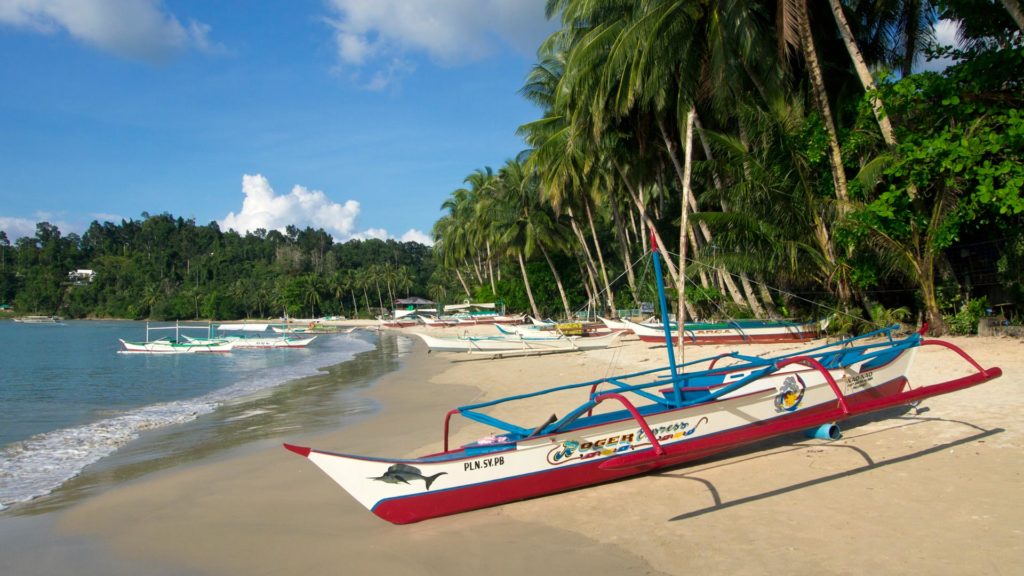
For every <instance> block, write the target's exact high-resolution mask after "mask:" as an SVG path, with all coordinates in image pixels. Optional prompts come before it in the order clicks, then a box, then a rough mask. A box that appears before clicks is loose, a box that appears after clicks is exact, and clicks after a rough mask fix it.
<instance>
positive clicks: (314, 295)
mask: <svg viewBox="0 0 1024 576" xmlns="http://www.w3.org/2000/svg"><path fill="white" fill-rule="evenodd" d="M321 288H322V286H321V281H320V277H319V276H317V275H316V274H307V275H305V276H303V277H302V298H303V300H304V301H305V302H306V303H307V304H309V317H310V318H316V307H317V306H319V305H320V291H321Z"/></svg>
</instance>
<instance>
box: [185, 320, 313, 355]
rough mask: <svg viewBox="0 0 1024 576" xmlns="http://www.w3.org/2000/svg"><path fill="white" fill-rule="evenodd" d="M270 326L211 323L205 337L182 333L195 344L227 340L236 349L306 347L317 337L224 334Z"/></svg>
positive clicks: (264, 328)
mask: <svg viewBox="0 0 1024 576" xmlns="http://www.w3.org/2000/svg"><path fill="white" fill-rule="evenodd" d="M269 327H270V325H269V324H249V323H246V324H219V325H217V326H212V325H211V326H210V331H209V334H208V335H207V336H206V337H205V338H197V337H193V336H188V335H182V338H184V339H185V340H187V341H189V342H192V343H195V344H204V343H209V342H223V341H227V342H230V343H231V345H232V348H233V349H235V350H239V349H256V348H305V347H306V346H309V345H310V344H311V343H312V342H313V341H314V340H316V338H317V337H316V335H311V336H305V335H300V334H274V335H273V336H266V335H261V334H255V335H250V334H224V332H242V333H245V332H265V331H266V330H267V328H269Z"/></svg>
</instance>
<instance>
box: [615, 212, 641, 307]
mask: <svg viewBox="0 0 1024 576" xmlns="http://www.w3.org/2000/svg"><path fill="white" fill-rule="evenodd" d="M611 205H612V218H613V219H614V221H615V233H616V235H617V236H618V239H619V251H620V252H621V258H622V263H623V265H624V266H625V267H626V281H627V282H628V283H629V292H630V294H632V295H633V301H634V302H636V301H637V294H638V293H637V291H636V274H634V273H633V258H632V257H630V255H629V238H627V232H628V230H627V229H626V225H625V223H624V222H623V221H622V213H621V212H620V211H619V203H618V202H616V201H615V199H611Z"/></svg>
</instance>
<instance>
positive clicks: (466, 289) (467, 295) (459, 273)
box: [455, 266, 472, 298]
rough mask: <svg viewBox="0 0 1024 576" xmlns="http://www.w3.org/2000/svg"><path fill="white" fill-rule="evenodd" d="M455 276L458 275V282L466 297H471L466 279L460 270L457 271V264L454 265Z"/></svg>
mask: <svg viewBox="0 0 1024 576" xmlns="http://www.w3.org/2000/svg"><path fill="white" fill-rule="evenodd" d="M455 276H456V277H458V279H459V284H462V291H463V292H465V293H466V298H472V296H471V295H470V293H469V286H467V285H466V279H465V278H463V277H462V272H460V271H459V268H458V267H457V266H456V267H455Z"/></svg>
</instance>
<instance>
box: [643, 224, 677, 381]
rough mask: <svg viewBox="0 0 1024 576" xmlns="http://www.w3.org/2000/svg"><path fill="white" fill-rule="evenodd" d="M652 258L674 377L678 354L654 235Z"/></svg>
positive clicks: (662, 324) (670, 367) (670, 366)
mask: <svg viewBox="0 0 1024 576" xmlns="http://www.w3.org/2000/svg"><path fill="white" fill-rule="evenodd" d="M651 257H652V258H653V259H654V278H655V280H656V283H657V285H658V304H659V305H660V306H661V326H662V328H663V329H664V330H665V347H666V348H667V349H668V366H669V369H670V370H672V376H673V377H675V375H676V352H675V349H674V347H673V346H672V326H671V325H670V324H669V323H668V304H667V303H666V301H665V280H664V277H663V276H662V274H661V255H660V254H659V253H658V244H657V243H656V242H655V241H654V234H653V233H652V234H651ZM682 328H683V326H682V323H681V322H680V324H679V334H680V339H682V333H683V332H682Z"/></svg>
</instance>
